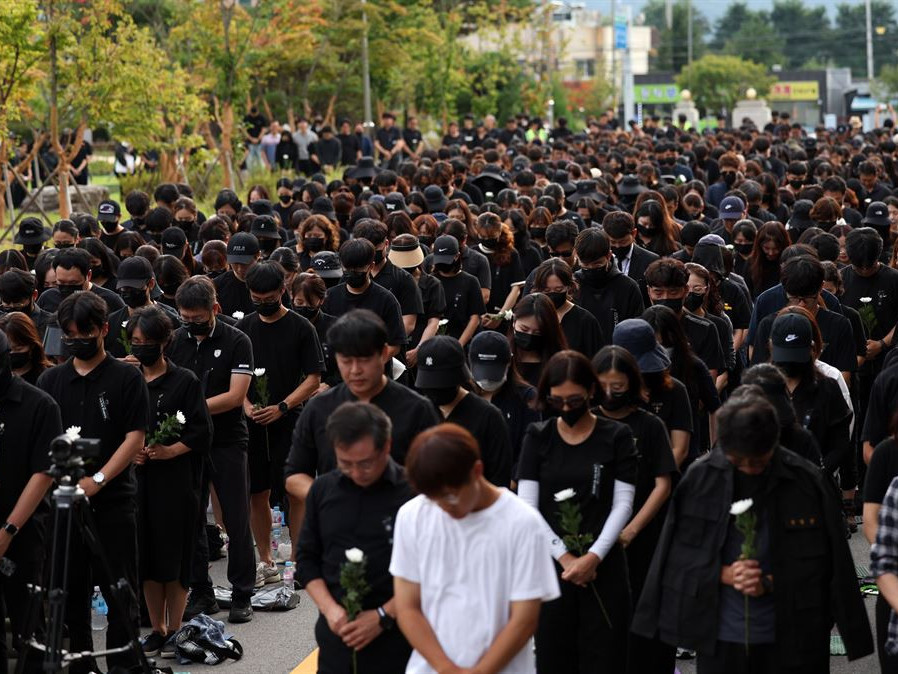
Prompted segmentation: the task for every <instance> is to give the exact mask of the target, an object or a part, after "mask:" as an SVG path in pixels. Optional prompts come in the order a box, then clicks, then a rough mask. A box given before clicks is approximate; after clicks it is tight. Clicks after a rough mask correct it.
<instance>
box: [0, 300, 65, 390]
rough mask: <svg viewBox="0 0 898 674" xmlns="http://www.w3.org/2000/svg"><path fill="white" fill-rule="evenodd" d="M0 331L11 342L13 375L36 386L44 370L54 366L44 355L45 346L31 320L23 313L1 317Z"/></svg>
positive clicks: (14, 312) (10, 354)
mask: <svg viewBox="0 0 898 674" xmlns="http://www.w3.org/2000/svg"><path fill="white" fill-rule="evenodd" d="M0 330H2V331H3V332H4V333H6V338H7V340H8V341H9V366H10V368H11V369H12V373H13V374H14V375H16V376H17V377H21V378H22V379H24V380H25V381H27V382H28V383H29V384H36V383H37V378H38V377H40V376H41V374H42V373H43V371H44V370H46V369H48V368H50V367H52V366H53V363H51V362H50V359H49V358H47V356H46V355H45V354H44V345H43V344H42V343H41V338H40V336H39V335H38V333H37V328H36V327H34V323H33V322H32V321H31V319H30V318H29V317H28V316H26V315H25V314H23V313H22V312H21V311H11V312H9V313H8V314H4V315H3V316H0Z"/></svg>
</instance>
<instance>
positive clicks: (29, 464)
mask: <svg viewBox="0 0 898 674" xmlns="http://www.w3.org/2000/svg"><path fill="white" fill-rule="evenodd" d="M61 433H62V419H61V417H60V413H59V405H57V404H56V401H55V400H53V398H51V397H50V396H49V395H48V394H47V393H45V392H44V391H41V390H40V389H38V388H35V387H34V386H32V385H31V384H28V383H26V382H25V381H23V380H22V379H20V378H19V377H13V378H12V382H11V383H10V385H9V388H8V389H6V391H5V392H4V393H3V395H0V521H4V522H5V521H6V519H7V517H8V516H9V514H10V513H11V512H12V510H13V508H14V507H15V505H16V501H18V500H19V496H21V495H22V492H23V491H24V490H25V486H26V485H27V484H28V481H29V480H30V479H31V476H32V475H34V474H35V473H42V472H44V471H46V470H48V469H49V468H50V454H49V452H50V442H51V441H52V440H53V438H55V437H56V436H58V435H60V434H61ZM48 512H49V507H48V502H47V499H43V500H42V501H41V502H40V503H39V504H38V506H37V510H35V511H34V515H32V516H31V518H30V519H29V520H28V522H26V523H25V525H24V526H23V527H22V528H21V530H20V531H19V533H18V534H17V535H16V537H15V539H13V545H15V544H16V543H20V544H21V543H24V542H25V541H28V542H33V543H34V544H35V545H38V543H37V541H39V540H41V537H42V535H43V533H44V525H45V520H46V516H47V513H48ZM22 552H24V553H26V554H27V553H28V550H23V551H22ZM32 552H35V551H32Z"/></svg>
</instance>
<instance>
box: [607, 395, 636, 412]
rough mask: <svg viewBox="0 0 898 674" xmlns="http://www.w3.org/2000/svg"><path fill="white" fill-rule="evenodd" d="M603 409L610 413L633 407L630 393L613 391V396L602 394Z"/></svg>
mask: <svg viewBox="0 0 898 674" xmlns="http://www.w3.org/2000/svg"><path fill="white" fill-rule="evenodd" d="M601 404H602V407H604V408H605V409H606V410H608V411H609V412H615V411H617V410H619V409H622V408H624V407H627V406H628V405H632V404H633V401H632V400H631V399H630V392H629V391H612V392H611V395H608V394H607V393H604V392H603V393H602V403H601Z"/></svg>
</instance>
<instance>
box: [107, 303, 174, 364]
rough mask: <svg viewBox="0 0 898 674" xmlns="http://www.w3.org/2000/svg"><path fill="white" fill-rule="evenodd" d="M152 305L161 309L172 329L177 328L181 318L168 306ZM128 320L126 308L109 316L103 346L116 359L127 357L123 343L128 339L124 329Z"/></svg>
mask: <svg viewBox="0 0 898 674" xmlns="http://www.w3.org/2000/svg"><path fill="white" fill-rule="evenodd" d="M152 305H153V306H157V307H159V308H160V309H162V311H163V312H164V313H165V315H166V316H168V318H169V320H170V321H171V324H172V328H177V327H178V326H179V325H180V324H181V317H180V316H179V315H178V314H177V313H176V312H175V310H174V309H172V308H171V307H170V306H168V305H166V304H159V303H158V302H152ZM129 318H131V313H130V311H129V310H128V307H122V308H121V309H119V310H118V311H113V312H112V313H111V314H109V332H107V333H106V338H105V339H104V340H103V346H104V348H105V349H106V353H109V354H111V355H113V356H115V357H116V358H124V357H125V356H126V355H127V353H125V343H126V341H127V339H128V334H127V331H126V330H125V327H126V326H127V325H128V319H129Z"/></svg>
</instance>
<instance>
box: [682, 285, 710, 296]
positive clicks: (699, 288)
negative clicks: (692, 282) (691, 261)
mask: <svg viewBox="0 0 898 674" xmlns="http://www.w3.org/2000/svg"><path fill="white" fill-rule="evenodd" d="M686 290H688V291H689V292H691V293H697V294H699V295H704V294H705V293H706V292H708V286H686Z"/></svg>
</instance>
